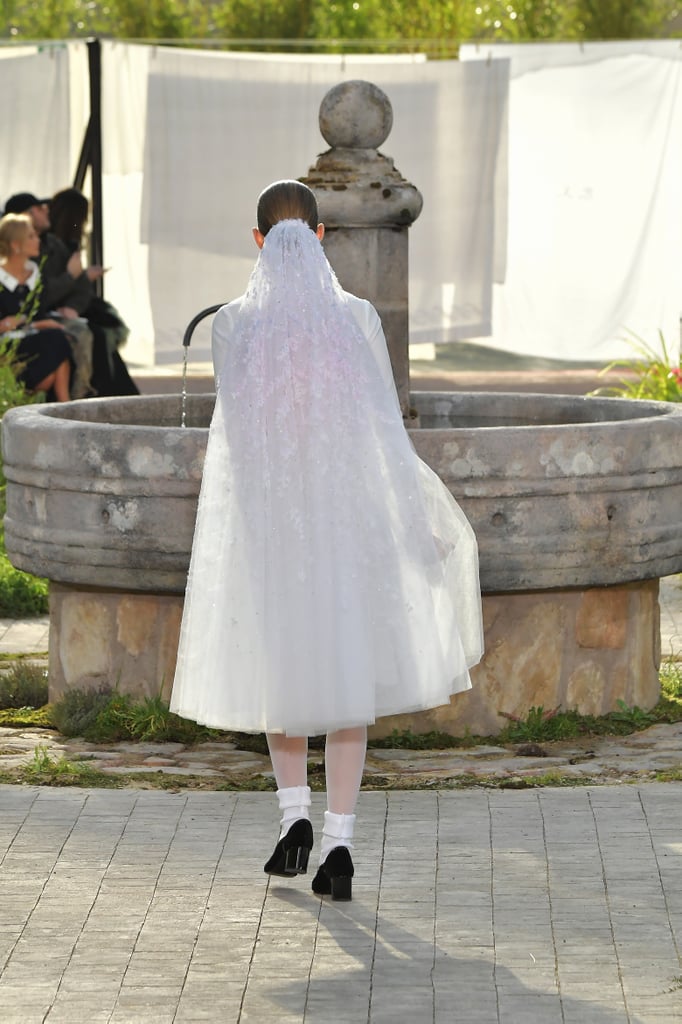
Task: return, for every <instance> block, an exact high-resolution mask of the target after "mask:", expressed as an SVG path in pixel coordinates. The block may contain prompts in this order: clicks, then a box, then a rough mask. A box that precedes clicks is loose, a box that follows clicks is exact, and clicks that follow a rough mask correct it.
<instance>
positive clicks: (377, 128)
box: [320, 79, 393, 149]
mask: <svg viewBox="0 0 682 1024" xmlns="http://www.w3.org/2000/svg"><path fill="white" fill-rule="evenodd" d="M392 126H393V108H392V107H391V101H390V100H389V98H388V96H387V95H386V93H385V92H384V91H383V90H382V89H380V88H379V87H378V86H377V85H373V83H372V82H363V81H361V80H360V79H354V80H352V81H350V82H341V83H340V84H339V85H335V86H334V87H333V88H332V89H330V90H329V92H328V93H327V94H326V96H325V97H324V99H323V100H322V103H321V104H320V131H321V133H322V136H323V138H324V140H325V142H328V143H329V145H330V146H331V147H332V148H343V149H378V148H379V146H380V145H381V144H382V142H384V141H385V140H386V139H387V138H388V135H389V132H390V131H391V128H392Z"/></svg>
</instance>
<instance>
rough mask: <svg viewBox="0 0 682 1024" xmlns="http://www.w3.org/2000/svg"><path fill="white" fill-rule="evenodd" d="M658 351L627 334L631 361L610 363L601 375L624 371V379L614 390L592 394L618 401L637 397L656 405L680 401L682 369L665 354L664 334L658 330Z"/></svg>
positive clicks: (636, 337) (681, 397)
mask: <svg viewBox="0 0 682 1024" xmlns="http://www.w3.org/2000/svg"><path fill="white" fill-rule="evenodd" d="M658 335H659V340H660V354H659V350H658V349H655V348H652V347H651V346H650V345H647V344H646V342H644V341H643V340H642V338H640V337H638V336H637V335H636V334H634V333H633V332H630V336H631V340H630V344H631V346H632V350H633V353H634V356H633V358H632V359H617V360H616V361H615V362H613V363H609V365H608V366H607V367H605V368H604V370H603V371H602V373H609V372H612V371H613V370H618V369H619V370H623V371H625V373H626V374H627V376H625V377H623V378H621V380H620V383H619V384H618V385H616V386H614V387H605V388H599V389H598V390H597V391H594V392H592V393H593V394H594V395H610V396H617V397H621V398H640V399H648V400H650V401H651V400H653V401H657V402H682V369H681V368H680V361H679V359H678V361H677V363H676V364H674V363H673V357H672V352H668V349H667V347H666V344H665V339H664V337H663V334H662V333H661V332H660V331H659V332H658Z"/></svg>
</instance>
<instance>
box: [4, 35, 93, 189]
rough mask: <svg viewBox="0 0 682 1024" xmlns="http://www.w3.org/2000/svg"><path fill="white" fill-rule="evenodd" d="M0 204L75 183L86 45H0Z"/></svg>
mask: <svg viewBox="0 0 682 1024" xmlns="http://www.w3.org/2000/svg"><path fill="white" fill-rule="evenodd" d="M0 94H1V95H2V96H3V97H4V103H3V104H2V112H1V113H0V123H1V124H2V140H3V144H2V146H0V188H1V190H2V192H1V194H0V206H3V207H4V204H5V201H6V200H7V199H8V198H9V197H10V196H11V195H13V194H14V193H15V192H33V193H34V194H35V195H37V196H38V197H39V198H42V197H43V196H51V195H52V194H53V193H54V192H56V191H57V190H58V189H60V188H64V187H66V186H67V185H70V184H71V183H72V179H73V173H74V170H75V167H76V165H77V163H78V157H79V154H80V150H81V145H82V142H83V134H84V131H85V126H86V124H87V120H88V114H89V110H88V102H89V100H88V59H87V49H86V46H85V43H69V44H68V45H67V44H66V43H55V44H48V43H46V44H45V45H42V46H40V47H38V46H21V47H7V46H5V47H2V46H0Z"/></svg>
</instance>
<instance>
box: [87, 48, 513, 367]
mask: <svg viewBox="0 0 682 1024" xmlns="http://www.w3.org/2000/svg"><path fill="white" fill-rule="evenodd" d="M139 49H142V48H139ZM121 50H122V48H121V47H118V46H115V45H113V44H112V45H107V46H105V50H104V69H105V78H104V83H105V96H107V110H108V111H111V116H112V117H118V118H119V122H123V123H122V125H121V127H119V128H117V130H116V135H115V139H114V137H113V135H112V131H111V122H110V118H109V116H107V118H106V121H105V130H106V132H107V134H106V140H105V141H106V151H105V154H106V155H105V165H106V168H107V182H108V188H109V189H110V190H111V192H113V189H114V187H117V188H118V187H120V186H121V181H122V180H123V179H124V178H126V177H127V180H128V184H129V185H130V186H131V188H132V179H133V178H134V179H135V180H136V181H137V180H139V178H138V174H139V169H140V166H141V165H140V162H139V153H137V152H136V151H135V147H134V146H133V145H131V144H130V138H129V134H128V133H129V130H130V129H129V125H130V123H131V115H132V122H133V125H134V126H137V125H138V124H140V125H141V124H142V123H143V122H144V121H145V119H146V150H145V156H144V174H143V193H142V211H141V243H142V245H143V246H148V252H149V296H150V304H151V310H152V317H153V328H154V332H153V333H154V358H155V360H156V362H157V363H163V362H167V361H171V362H174V361H177V360H178V358H179V353H180V348H179V346H180V342H181V338H182V332H183V329H184V327H185V326H186V324H187V322H188V321H189V320H190V319H191V317H192V316H193V315H194V313H196V312H197V311H198V310H199V309H201V308H202V307H203V306H207V305H210V304H212V303H215V302H219V301H222V300H228V299H231V298H234V297H235V296H236V295H239V294H240V293H241V292H242V291H243V289H244V287H245V285H246V281H247V279H248V275H249V272H250V270H251V267H252V266H253V263H254V259H255V254H256V251H255V248H254V246H253V242H252V239H251V233H250V229H251V226H252V225H253V223H254V207H255V200H256V197H257V195H258V192H259V191H260V190H261V189H262V188H263V187H265V185H267V184H269V183H270V182H271V181H273V180H276V179H277V178H282V177H300V176H301V175H303V174H305V173H306V172H307V170H308V168H309V166H310V165H311V164H312V163H313V162H314V160H315V158H316V156H317V154H318V153H319V152H320V151H321V150H323V149H325V148H326V144H325V142H324V140H323V139H322V137H321V135H320V133H319V129H318V111H319V105H320V101H321V99H322V97H323V96H324V94H325V92H326V91H327V90H328V89H329V88H330V87H331V86H332V85H334V84H336V83H337V82H339V81H342V80H344V79H350V78H367V79H369V80H371V81H373V82H376V83H377V84H378V85H380V86H381V87H382V88H384V89H385V90H386V91H387V93H388V95H389V97H390V99H391V102H392V104H393V108H394V128H393V131H392V132H391V135H390V136H389V138H388V140H387V142H386V143H385V144H384V146H383V147H382V149H383V151H384V152H386V153H388V154H389V155H391V156H392V157H393V158H394V159H395V162H396V166H397V167H398V169H399V170H400V171H401V172H402V173H403V174H404V175H405V177H407V178H408V179H409V180H411V181H413V182H414V183H415V184H416V185H417V186H418V187H419V188H420V190H421V191H422V192H423V193H424V196H425V205H424V212H423V213H422V215H421V217H420V218H419V220H418V221H417V222H416V224H415V226H414V227H413V228H412V229H411V234H410V265H411V271H410V279H411V294H410V302H411V321H412V333H411V338H412V340H413V341H419V340H429V341H434V340H450V339H453V338H459V337H468V336H472V335H477V334H480V333H482V332H484V331H486V330H489V328H490V325H491V313H492V273H493V265H494V259H495V255H497V257H498V262H499V259H500V257H502V258H503V255H504V247H502V249H501V250H499V249H498V250H497V251H496V250H495V237H496V226H497V225H496V216H497V214H496V208H495V201H494V199H495V187H496V185H499V181H500V180H501V181H502V183H503V187H502V190H501V194H502V197H504V195H506V178H505V171H506V168H505V163H504V159H505V157H506V153H505V151H504V147H502V149H501V150H500V138H501V137H502V136H503V128H504V119H505V115H506V95H507V82H508V74H507V68H506V67H505V66H504V64H499V65H498V64H497V63H496V64H495V65H494V66H491V67H487V66H483V65H481V66H477V65H476V66H475V65H469V66H464V65H460V64H459V63H457V62H447V63H444V62H438V63H433V64H428V63H426V62H425V61H424V60H423V59H421V58H409V59H407V58H405V57H402V58H371V57H364V58H363V57H357V58H353V59H351V58H342V57H333V56H331V57H299V56H296V57H287V56H282V55H267V54H261V55H244V54H225V53H211V52H209V53H207V52H203V51H188V50H177V49H164V48H159V49H155V50H151V51H148V54H147V61H148V78H147V77H146V76H147V68H146V67H145V65H144V60H143V58H142V57H141V56H140V57H139V60H138V64H137V68H136V71H135V73H134V75H133V74H131V68H132V62H131V60H130V58H128V57H124V56H122V53H121ZM136 59H137V58H136ZM122 68H124V70H125V75H124V78H125V88H126V90H127V95H128V96H130V97H131V98H132V99H131V102H132V105H133V106H134V110H132V111H131V110H129V109H128V108H127V105H125V104H120V102H119V99H120V86H119V79H120V76H121V74H122ZM136 76H138V77H139V80H140V87H139V89H138V88H137V87H136V86H134V85H133V84H132V81H133V78H134V77H136ZM129 82H130V83H131V84H130V88H129V89H128V83H129ZM145 96H146V118H145V112H144V110H143V109H142V108H143V104H144V102H145ZM133 131H134V133H135V134H136V135H137V134H140V132H138V129H137V127H134V128H133ZM141 133H142V134H144V129H142V131H141ZM116 140H119V141H120V144H121V145H125V146H127V147H128V152H129V153H130V155H131V157H132V160H133V162H134V163H135V168H136V169H135V170H132V167H129V168H128V171H127V174H126V173H125V172H123V171H120V173H119V181H118V184H117V185H116V186H115V184H114V179H115V173H114V172H115V169H116V168H117V167H119V165H121V164H122V161H121V160H120V159H119V158H118V157H117V156H115V155H114V156H112V155H111V154H112V150H113V149H114V148H115V146H116V145H118V144H119V141H116ZM498 156H500V160H498ZM111 192H110V194H111ZM126 201H127V203H129V204H131V205H129V206H128V208H127V210H126V218H131V219H134V218H133V211H132V195H131V194H130V192H128V193H126ZM502 206H504V203H503V204H502ZM498 212H499V207H498ZM502 220H503V222H504V213H503V217H502ZM117 225H118V226H117ZM444 225H445V228H444ZM124 226H125V225H124V220H123V219H121V220H120V221H117V222H113V223H111V224H109V223H108V224H107V232H108V238H109V241H107V243H106V245H107V250H106V251H107V253H109V252H110V248H109V247H110V245H111V238H112V235H113V234H114V233H116V232H117V230H118V231H121V230H123V229H124ZM107 261H109V256H108V255H107ZM112 262H113V260H112ZM111 277H112V285H113V284H114V282H115V286H116V287H117V288H118V286H119V281H118V280H116V279H115V269H114V270H112V274H111ZM110 294H111V295H112V297H114V296H115V298H114V301H117V304H121V305H122V301H121V302H120V303H119V301H118V293H117V292H113V291H112V292H111V293H110ZM134 344H135V342H134V341H133V344H131V345H130V347H129V349H128V358H129V359H130V358H132V354H133V351H134V349H133V345H134ZM145 351H147V350H146V349H145ZM136 354H137V353H136ZM208 355H209V344H208V327H206V328H205V329H204V330H202V329H201V328H200V329H199V330H198V331H197V333H196V335H195V338H194V339H193V341H192V358H193V359H206V358H208Z"/></svg>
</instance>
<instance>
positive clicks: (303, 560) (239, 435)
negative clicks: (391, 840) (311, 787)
mask: <svg viewBox="0 0 682 1024" xmlns="http://www.w3.org/2000/svg"><path fill="white" fill-rule="evenodd" d="M351 301H355V302H357V300H352V297H350V296H348V295H347V293H345V292H344V291H343V290H342V289H341V287H340V286H339V283H338V281H337V279H336V277H335V275H334V273H333V271H332V269H331V267H330V265H329V263H328V261H327V259H326V257H325V255H324V251H323V249H322V246H321V244H320V242H319V240H318V238H317V236H316V234H315V233H314V232H313V231H312V230H311V229H310V228H309V227H308V225H307V224H305V223H304V222H303V221H300V220H284V221H280V222H279V223H278V224H276V225H275V226H274V227H273V228H271V230H270V231H269V232H268V234H267V236H266V239H265V244H264V245H263V248H262V250H261V253H260V256H259V258H258V261H257V263H256V266H255V268H254V271H253V273H252V275H251V278H250V281H249V284H248V288H247V291H246V294H245V295H244V297H243V298H242V300H241V302H240V303H239V308H238V310H237V312H236V313H235V314H234V330H233V331H232V332H231V338H230V344H229V346H228V349H227V354H226V357H225V359H224V363H223V365H222V366H221V367H219V368H217V369H218V374H217V380H218V394H217V400H216V406H215V411H214V415H213V418H212V422H211V426H210V431H209V440H208V445H207V451H206V460H205V465H204V475H203V481H202V488H201V494H200V499H199V506H198V513H197V522H196V528H195V535H194V544H193V549H192V559H191V565H190V571H189V577H188V584H187V592H186V599H185V608H184V614H183V622H182V628H181V637H180V647H179V652H178V660H177V668H176V676H175V683H174V687H173V695H172V702H171V706H172V708H173V710H175V711H177V712H178V713H180V714H183V715H186V716H187V717H190V718H193V719H195V720H197V721H199V722H204V723H206V724H208V725H214V726H218V727H222V728H229V729H239V730H244V731H266V730H267V731H270V732H276V731H280V732H286V733H288V734H290V735H312V734H315V733H320V732H324V731H327V730H329V729H337V728H343V727H346V726H354V725H361V724H365V723H370V722H373V721H374V720H375V718H376V717H377V716H379V715H385V714H390V713H394V712H400V711H408V710H417V709H420V708H427V707H433V706H435V705H437V704H442V703H445V702H447V701H448V699H449V697H450V695H451V694H452V693H454V692H456V691H457V690H461V689H465V688H467V687H468V686H469V685H470V681H469V674H468V668H469V667H470V666H471V665H473V664H475V663H476V662H477V661H478V660H479V659H480V656H481V653H482V629H481V616H480V592H479V587H478V562H477V552H476V543H475V539H474V536H473V532H472V531H471V528H470V526H469V524H468V523H467V521H466V518H465V517H464V515H463V513H462V512H461V510H460V509H459V507H458V506H457V504H456V503H455V501H454V499H453V498H452V497H451V496H450V494H449V493H448V491H447V490H446V488H445V487H444V486H443V484H442V483H441V481H440V480H439V479H438V478H437V477H436V476H435V474H433V473H432V471H431V470H430V469H428V467H427V466H426V465H425V464H424V463H423V462H421V460H420V459H419V458H418V457H417V455H416V454H415V452H414V449H413V448H412V445H411V443H410V441H409V438H408V435H407V434H406V432H405V430H404V427H403V423H402V417H401V414H400V409H399V407H398V402H397V397H396V394H395V389H394V388H392V387H391V388H388V387H387V386H386V383H385V382H384V380H383V378H382V376H381V373H380V372H379V369H378V366H377V363H376V360H375V358H374V355H373V353H372V351H371V349H370V347H369V345H368V343H367V338H366V337H365V335H364V334H363V331H362V329H361V326H360V325H359V323H358V320H357V318H356V317H355V316H354V315H353V312H352V310H351V308H350V303H351ZM220 315H221V314H220V313H218V317H220Z"/></svg>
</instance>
